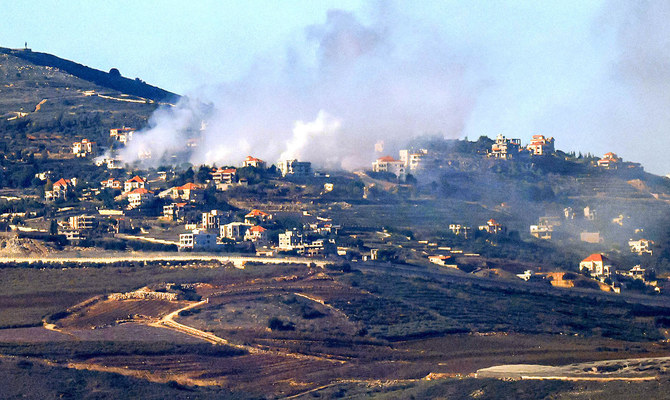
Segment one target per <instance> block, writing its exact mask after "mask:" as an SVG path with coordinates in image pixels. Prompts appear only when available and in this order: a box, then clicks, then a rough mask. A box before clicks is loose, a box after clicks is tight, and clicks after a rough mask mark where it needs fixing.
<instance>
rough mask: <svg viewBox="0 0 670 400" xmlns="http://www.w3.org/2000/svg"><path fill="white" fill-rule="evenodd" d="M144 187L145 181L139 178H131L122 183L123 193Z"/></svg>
mask: <svg viewBox="0 0 670 400" xmlns="http://www.w3.org/2000/svg"><path fill="white" fill-rule="evenodd" d="M145 185H146V180H145V179H144V178H142V177H140V176H137V175H135V176H133V177H132V178H130V179H128V180H127V181H125V182H124V183H123V192H124V193H128V192H130V191H132V190H134V189H140V188H144V187H145Z"/></svg>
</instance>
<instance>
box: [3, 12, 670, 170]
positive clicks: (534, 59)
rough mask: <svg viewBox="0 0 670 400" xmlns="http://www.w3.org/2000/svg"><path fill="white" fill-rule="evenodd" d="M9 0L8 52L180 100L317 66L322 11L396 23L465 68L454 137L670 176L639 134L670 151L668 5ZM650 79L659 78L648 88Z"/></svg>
mask: <svg viewBox="0 0 670 400" xmlns="http://www.w3.org/2000/svg"><path fill="white" fill-rule="evenodd" d="M2 3H3V4H2V10H3V15H4V16H5V17H4V18H3V20H4V21H3V24H1V25H0V46H4V47H22V46H23V43H24V42H26V41H27V42H28V46H29V47H31V48H32V49H33V50H35V51H43V52H48V53H52V54H55V55H58V56H60V57H63V58H67V59H70V60H73V61H76V62H79V63H82V64H85V65H89V66H91V67H94V68H99V69H102V70H109V69H110V68H112V67H115V68H118V69H119V70H120V71H121V73H122V74H123V75H124V76H127V77H130V78H134V77H140V78H141V79H143V80H145V81H147V82H148V83H150V84H153V85H156V86H160V87H163V88H165V89H168V90H172V91H175V92H177V93H180V94H191V93H198V92H199V91H202V90H207V89H206V88H208V87H217V85H221V84H229V83H234V82H245V80H247V79H248V78H249V76H250V75H252V74H254V73H257V72H258V71H261V70H262V71H270V70H272V69H273V68H283V66H285V65H286V63H287V59H290V58H291V54H294V53H295V54H297V55H298V58H299V59H300V60H301V62H303V63H305V65H310V64H311V65H312V66H314V65H317V64H318V63H319V58H318V52H319V48H318V43H317V44H315V42H314V41H310V40H309V34H308V33H307V32H311V31H310V29H312V28H313V27H314V26H317V27H319V26H324V24H326V21H327V20H328V10H331V9H340V10H344V11H347V12H349V13H350V14H351V15H353V16H355V17H356V18H357V21H358V22H359V23H360V24H361V25H362V26H365V27H367V26H371V25H374V24H376V23H379V21H382V22H383V24H388V26H392V27H393V29H389V31H393V34H395V35H396V36H397V37H395V38H394V39H397V40H395V41H394V40H389V41H388V43H390V46H395V50H396V51H405V50H407V51H408V52H411V51H413V50H416V49H413V48H412V46H413V43H414V42H413V41H412V40H406V37H412V38H420V39H419V40H418V42H420V43H421V46H423V47H422V49H423V50H425V49H426V48H430V42H431V41H435V42H436V43H439V44H436V45H435V49H437V51H439V52H440V55H439V57H443V59H444V60H445V63H446V64H449V65H450V66H452V67H453V66H459V68H460V75H459V79H461V80H463V82H464V83H463V87H465V88H466V89H462V90H463V92H459V93H461V94H462V93H464V94H465V95H464V100H463V102H464V103H465V102H466V101H467V102H468V107H465V108H467V110H466V111H463V110H459V111H460V112H462V115H461V116H460V118H461V119H462V121H461V122H462V127H460V128H459V129H458V135H456V136H460V137H463V136H468V137H469V138H471V139H474V138H476V137H478V136H479V135H488V136H489V137H494V136H495V135H496V134H498V133H503V134H505V135H506V136H509V137H520V138H522V141H524V142H525V141H527V140H528V138H530V136H531V135H533V134H536V133H541V134H545V135H551V136H555V137H556V143H557V147H558V148H561V149H564V150H581V151H584V152H592V153H595V154H602V153H604V152H607V151H614V152H616V153H619V154H620V155H622V156H623V157H624V158H626V159H629V160H632V161H638V162H642V163H643V164H644V165H645V167H647V169H648V170H650V171H652V172H655V173H659V174H665V173H668V172H670V165H669V164H668V162H667V161H666V160H665V156H664V155H663V154H661V152H660V150H659V151H658V154H657V153H656V152H655V151H651V152H650V151H649V150H648V149H644V148H643V147H642V146H640V145H639V144H638V143H639V140H638V139H639V138H640V137H643V138H645V140H647V141H649V142H650V143H651V144H652V146H653V147H654V148H662V147H667V145H670V139H669V138H668V135H667V134H666V132H667V130H666V128H668V127H670V119H667V118H665V117H663V116H661V115H660V114H663V111H664V110H665V109H667V106H668V105H669V104H666V103H668V102H670V98H667V97H666V96H665V94H664V93H665V92H666V89H667V88H665V87H664V86H663V84H661V85H659V84H657V82H664V81H670V68H666V64H668V65H670V63H669V62H668V59H670V51H668V52H666V49H667V48H668V46H667V44H666V43H665V41H664V38H665V37H667V36H668V35H666V34H667V33H668V32H667V31H665V30H664V29H665V28H664V25H665V23H664V22H663V21H667V20H668V19H667V18H666V17H670V7H668V6H667V4H668V3H667V2H665V1H657V2H647V1H644V0H640V1H626V2H623V1H610V0H602V1H600V0H593V1H573V0H565V1H556V2H531V1H511V0H510V1H494V0H489V1H438V2H432V1H423V2H396V3H393V4H391V3H387V2H381V1H357V0H344V1H342V0H340V1H328V0H321V1H309V0H300V1H298V0H292V1H258V0H250V1H244V2H240V1H213V0H212V1H188V2H187V1H183V0H182V1H160V2H153V1H152V2H150V1H124V0H120V1H119V0H115V1H102V0H101V1H67V2H63V1H31V2H17V1H2ZM28 5H29V6H28ZM385 14H389V15H391V16H385ZM383 24H382V25H383ZM310 27H312V28H310ZM375 32H386V31H385V30H384V27H382V28H381V30H377V31H375ZM401 36H403V37H401ZM427 44H428V47H426V45H427ZM419 53H420V52H418V53H417V54H419ZM633 56H634V57H633ZM439 57H437V58H438V59H439ZM429 58H430V57H429ZM434 58H436V57H433V58H430V60H429V61H431V60H433V59H434ZM640 60H641V61H640ZM415 62H416V63H417V65H418V64H420V63H421V62H423V61H422V60H420V59H417V60H415ZM305 68H307V70H308V67H305ZM410 68H411V67H410ZM650 68H652V69H653V73H654V74H658V75H659V76H660V78H659V77H656V79H657V80H656V81H648V79H647V78H648V76H649V74H648V73H646V72H645V71H649V70H650ZM417 70H418V71H421V69H420V68H419V69H417ZM394 71H395V70H394ZM642 72H644V73H642ZM665 78H668V79H667V80H666V79H665ZM427 91H430V88H427ZM326 111H329V110H326ZM445 112H449V110H446V111H445ZM335 116H336V117H338V116H337V115H335ZM345 122H346V121H345ZM419 125H420V124H419ZM426 129H432V126H427V127H426ZM450 129H451V128H450ZM448 136H454V134H453V133H450V134H449V135H448Z"/></svg>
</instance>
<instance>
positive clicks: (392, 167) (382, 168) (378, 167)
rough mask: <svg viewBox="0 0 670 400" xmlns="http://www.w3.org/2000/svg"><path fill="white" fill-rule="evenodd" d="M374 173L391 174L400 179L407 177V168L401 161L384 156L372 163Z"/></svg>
mask: <svg viewBox="0 0 670 400" xmlns="http://www.w3.org/2000/svg"><path fill="white" fill-rule="evenodd" d="M372 171H373V172H390V173H392V174H394V175H395V176H397V177H399V178H400V177H404V176H405V173H406V172H407V167H405V163H404V162H403V161H401V160H396V159H395V158H393V157H391V156H384V157H380V158H378V159H377V160H376V161H375V162H373V163H372Z"/></svg>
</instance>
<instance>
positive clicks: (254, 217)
mask: <svg viewBox="0 0 670 400" xmlns="http://www.w3.org/2000/svg"><path fill="white" fill-rule="evenodd" d="M271 219H272V214H268V213H266V212H265V211H261V210H251V211H250V212H249V213H248V214H247V215H245V216H244V222H245V223H247V224H261V223H264V222H268V221H269V220H271Z"/></svg>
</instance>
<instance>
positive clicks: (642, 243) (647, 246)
mask: <svg viewBox="0 0 670 400" xmlns="http://www.w3.org/2000/svg"><path fill="white" fill-rule="evenodd" d="M653 244H654V242H653V241H652V240H647V239H639V240H633V239H631V240H629V241H628V246H630V251H631V253H637V254H639V255H642V254H649V255H652V254H653V250H652V249H651V246H652V245H653Z"/></svg>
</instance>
